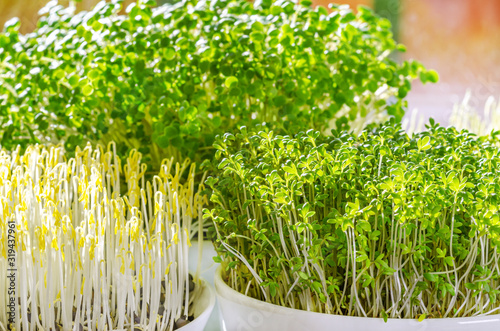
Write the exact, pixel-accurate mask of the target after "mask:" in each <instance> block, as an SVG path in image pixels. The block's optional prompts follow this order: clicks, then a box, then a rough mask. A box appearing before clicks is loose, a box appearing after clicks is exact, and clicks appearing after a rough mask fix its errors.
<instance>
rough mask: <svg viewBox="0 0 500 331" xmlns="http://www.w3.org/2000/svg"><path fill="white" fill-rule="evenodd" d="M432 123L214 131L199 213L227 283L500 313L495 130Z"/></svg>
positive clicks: (440, 313)
mask: <svg viewBox="0 0 500 331" xmlns="http://www.w3.org/2000/svg"><path fill="white" fill-rule="evenodd" d="M431 123H432V124H431V126H430V127H429V128H428V130H427V131H424V132H422V133H418V134H415V135H413V136H412V137H411V138H410V137H409V136H408V135H407V134H406V133H405V132H404V131H402V130H401V129H400V127H399V126H396V125H393V123H391V124H388V125H385V126H382V127H381V128H379V129H374V130H368V129H367V130H365V131H363V132H362V133H361V134H360V135H359V136H356V135H352V134H347V133H336V132H334V134H333V137H323V136H321V135H320V134H319V132H315V131H312V130H310V131H307V133H299V134H297V135H296V136H294V137H290V136H280V135H275V134H273V132H264V131H262V132H259V133H258V134H249V133H247V131H246V129H245V128H242V130H241V131H240V132H239V133H236V134H234V135H233V134H229V133H228V134H225V135H224V136H221V137H218V138H217V139H216V142H215V144H214V146H215V147H216V148H217V153H216V158H217V160H218V168H219V173H218V174H217V176H216V177H209V178H208V179H207V182H206V183H207V184H208V185H209V186H210V187H211V188H212V190H213V194H212V196H211V201H212V202H213V203H215V207H214V209H212V210H204V216H205V217H206V218H212V219H213V221H214V224H215V228H214V231H215V232H214V235H215V243H216V247H217V249H218V253H219V258H218V260H220V261H222V262H223V266H224V267H225V269H224V270H225V277H227V278H226V279H227V281H228V283H229V285H230V286H232V287H233V288H234V289H236V290H237V291H240V292H241V293H244V294H247V295H250V296H252V297H255V298H259V299H262V300H266V301H268V302H271V303H275V304H279V305H282V306H287V307H292V308H298V309H304V310H310V311H316V312H324V313H332V314H340V315H349V316H365V317H366V316H367V317H383V318H385V319H387V318H419V319H423V318H426V317H430V318H439V317H464V316H476V315H482V314H489V313H498V312H499V310H500V301H499V299H500V296H499V294H500V269H499V259H500V253H499V251H498V249H499V248H500V221H499V207H498V206H499V204H500V201H499V197H500V177H499V176H498V173H499V171H500V150H499V148H497V147H496V144H497V143H498V141H497V140H496V138H495V137H480V138H478V137H476V136H474V135H473V134H470V133H468V132H467V131H460V132H459V131H457V130H455V129H454V128H449V129H446V128H443V127H440V126H438V125H434V124H433V122H432V121H431Z"/></svg>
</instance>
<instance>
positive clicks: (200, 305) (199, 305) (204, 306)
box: [177, 278, 215, 331]
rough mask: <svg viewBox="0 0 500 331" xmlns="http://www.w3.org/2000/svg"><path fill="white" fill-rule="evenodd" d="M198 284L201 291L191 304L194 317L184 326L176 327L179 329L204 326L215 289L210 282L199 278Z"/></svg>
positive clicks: (195, 330) (189, 330) (193, 329)
mask: <svg viewBox="0 0 500 331" xmlns="http://www.w3.org/2000/svg"><path fill="white" fill-rule="evenodd" d="M199 286H201V293H200V295H199V297H198V298H196V301H195V302H194V306H193V314H194V319H193V320H192V321H191V322H189V323H188V324H186V325H185V326H183V327H181V328H179V329H177V330H179V331H200V330H203V329H204V328H205V325H206V324H207V321H208V319H209V317H210V314H212V310H213V309H214V306H215V291H214V289H213V288H212V286H210V284H209V283H208V282H207V281H206V280H204V279H202V278H200V279H199Z"/></svg>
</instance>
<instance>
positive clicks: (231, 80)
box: [224, 76, 238, 88]
mask: <svg viewBox="0 0 500 331" xmlns="http://www.w3.org/2000/svg"><path fill="white" fill-rule="evenodd" d="M224 84H225V85H226V87H227V88H231V87H232V86H237V85H238V78H236V77H234V76H230V77H227V78H226V80H225V82H224Z"/></svg>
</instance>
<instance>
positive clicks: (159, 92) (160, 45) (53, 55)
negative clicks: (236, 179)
mask: <svg viewBox="0 0 500 331" xmlns="http://www.w3.org/2000/svg"><path fill="white" fill-rule="evenodd" d="M309 3H310V2H309V1H302V2H301V4H296V3H294V2H292V1H287V0H284V1H280V2H276V3H272V2H269V3H267V2H255V4H252V3H249V2H247V1H246V0H230V1H218V0H216V1H187V0H186V1H184V2H182V3H179V4H176V5H165V6H163V7H159V8H155V7H153V6H154V1H139V2H138V3H134V4H132V5H130V6H129V7H128V8H127V9H126V13H125V14H124V15H120V14H119V13H120V10H121V1H118V0H116V1H112V2H110V3H106V2H100V3H99V4H98V5H97V6H96V7H95V8H94V9H93V10H92V11H90V12H82V13H78V14H74V13H73V9H71V8H64V7H62V6H60V5H57V4H56V2H50V4H49V6H48V7H46V8H44V13H45V14H44V16H42V17H41V19H40V21H39V23H38V27H37V29H36V30H35V31H34V32H33V33H31V34H28V35H25V36H23V35H20V34H19V33H18V27H19V24H18V23H16V22H15V21H13V22H11V23H9V24H7V25H6V27H5V29H4V32H3V33H2V34H0V47H1V52H0V63H1V65H0V83H1V84H0V144H1V145H2V146H4V147H6V148H12V147H13V146H15V145H17V144H21V145H23V146H25V145H26V144H28V143H33V142H38V141H41V142H60V141H62V142H65V143H66V146H67V147H73V146H74V145H81V144H84V143H86V142H87V141H91V142H99V141H100V142H103V143H107V142H109V141H112V140H114V141H116V142H117V143H118V148H119V151H121V152H126V151H127V150H129V149H131V148H137V149H141V151H142V152H143V154H144V155H145V159H146V160H147V162H148V164H150V165H154V166H156V167H157V166H158V165H159V164H160V162H161V159H162V158H163V157H166V156H168V157H170V156H174V157H178V158H179V157H185V156H190V157H192V158H193V157H194V158H196V159H197V160H201V159H203V158H204V157H205V156H209V155H211V153H212V151H211V145H212V142H213V139H214V137H215V135H216V134H217V133H220V132H224V131H226V130H232V129H234V128H237V127H239V126H241V125H246V126H248V127H253V126H255V125H256V124H259V123H266V124H267V125H268V126H270V127H272V128H273V129H275V130H277V131H279V130H285V131H289V132H298V130H300V129H309V128H313V129H316V130H319V131H327V129H330V128H337V129H345V128H349V127H351V128H355V129H357V128H360V127H362V126H363V125H364V123H365V121H366V118H369V119H370V120H375V121H380V120H381V119H383V118H386V117H387V115H392V116H394V117H396V119H398V120H399V119H401V117H402V115H403V111H404V106H405V102H404V101H403V100H401V99H400V98H403V97H404V96H405V95H406V94H407V92H408V90H409V89H410V86H411V84H410V81H411V80H412V79H414V78H417V77H419V76H420V78H421V79H422V80H423V81H435V80H436V79H437V77H436V75H435V73H433V72H428V71H426V70H425V69H424V68H423V67H422V66H421V65H420V64H419V63H417V62H404V63H402V64H397V63H395V62H394V61H393V60H391V58H390V57H389V55H390V53H391V52H393V51H395V50H396V49H400V48H401V47H399V46H398V45H396V44H395V42H394V40H393V39H392V35H391V33H390V27H389V24H388V22H387V21H386V20H382V19H379V18H378V17H376V16H374V14H373V13H372V12H371V11H369V10H367V9H362V10H360V11H359V13H358V14H356V15H355V14H354V13H353V12H352V11H351V10H349V9H348V8H347V7H345V6H337V7H334V8H333V11H332V12H331V13H328V12H327V11H326V10H325V9H324V8H321V7H318V8H316V9H312V8H311V7H310V6H309ZM391 96H394V97H395V98H394V99H392V100H391V101H390V102H389V101H388V100H389V98H390V97H391Z"/></svg>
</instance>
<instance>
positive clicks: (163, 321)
mask: <svg viewBox="0 0 500 331" xmlns="http://www.w3.org/2000/svg"><path fill="white" fill-rule="evenodd" d="M115 149H116V148H115V146H114V145H112V144H111V145H110V148H109V150H108V151H107V152H104V151H103V150H102V148H100V147H99V148H97V149H92V148H91V147H90V146H87V147H86V148H85V149H83V150H80V149H79V148H77V150H76V152H75V158H72V159H70V160H68V161H66V159H65V156H64V153H65V152H64V150H63V148H61V147H57V148H55V147H52V148H45V147H40V146H29V147H28V149H27V151H26V153H24V154H21V153H20V149H19V148H18V149H17V150H16V151H14V152H12V153H7V152H5V151H1V152H0V220H1V221H0V255H1V256H2V257H1V258H0V329H1V330H6V329H9V327H8V323H7V315H6V307H7V305H6V303H7V300H8V298H9V296H8V295H7V287H6V286H5V284H6V274H5V273H6V272H7V270H8V269H11V268H12V266H10V267H8V265H7V259H6V254H7V249H6V243H7V236H6V234H7V224H8V223H9V222H15V225H16V230H15V233H16V259H17V265H16V268H17V277H18V279H17V281H16V284H17V285H16V296H17V297H16V302H17V303H18V306H17V307H16V322H15V329H16V330H33V329H44V330H56V329H64V330H70V329H73V330H83V329H85V330H110V329H129V330H136V329H135V327H137V328H144V329H148V330H152V329H157V330H173V329H175V328H176V327H178V326H179V324H183V323H185V321H187V320H188V318H189V317H192V311H191V304H192V303H193V301H194V300H196V298H197V296H198V295H199V292H200V287H199V286H195V288H194V289H193V288H192V285H193V281H194V284H198V279H197V277H196V276H195V277H194V280H190V277H191V276H189V274H188V269H187V268H188V246H189V245H190V238H192V237H193V235H194V234H195V233H196V231H197V230H198V229H199V226H201V225H202V223H201V208H202V206H203V205H204V204H205V203H206V197H205V196H203V195H201V194H199V193H196V192H195V186H194V174H195V169H194V165H192V166H189V163H188V162H184V163H183V164H174V163H173V161H172V160H165V161H164V162H163V163H162V166H161V170H160V172H159V174H158V175H157V176H155V177H154V179H153V181H152V182H146V181H145V180H144V173H145V171H146V165H145V164H144V163H141V155H140V153H138V152H137V151H132V152H131V154H130V156H129V157H128V158H127V159H126V164H124V165H122V164H121V162H120V159H119V157H118V156H117V154H116V151H115ZM183 173H187V180H186V182H185V183H184V184H182V183H181V182H180V180H181V178H182V174H183ZM123 176H124V177H125V182H123V180H122V179H121V178H123ZM123 185H125V190H126V194H124V195H121V194H120V191H121V186H123ZM202 189H203V187H200V188H197V191H198V192H201V191H202Z"/></svg>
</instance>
